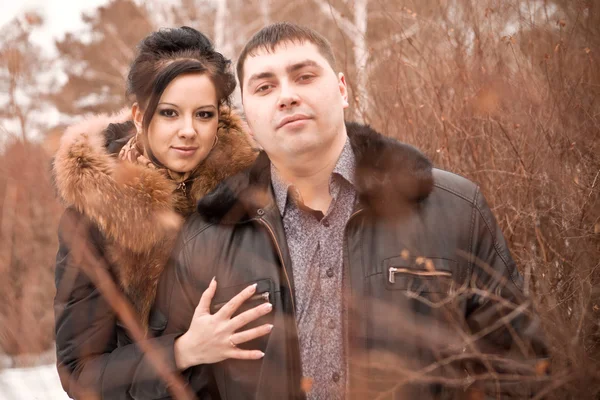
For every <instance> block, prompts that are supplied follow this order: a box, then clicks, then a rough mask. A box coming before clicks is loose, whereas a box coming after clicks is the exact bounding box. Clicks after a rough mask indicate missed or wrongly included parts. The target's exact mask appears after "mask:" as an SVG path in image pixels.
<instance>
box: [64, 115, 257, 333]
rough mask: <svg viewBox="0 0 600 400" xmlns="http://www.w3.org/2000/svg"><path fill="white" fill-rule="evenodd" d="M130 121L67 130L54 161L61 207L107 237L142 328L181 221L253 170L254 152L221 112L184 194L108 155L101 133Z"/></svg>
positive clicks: (99, 121) (97, 120) (155, 173)
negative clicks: (212, 140)
mask: <svg viewBox="0 0 600 400" xmlns="http://www.w3.org/2000/svg"><path fill="white" fill-rule="evenodd" d="M130 118H131V113H130V112H129V111H128V110H123V111H121V112H120V113H118V114H115V115H112V116H107V115H99V116H95V117H92V118H88V119H86V120H85V121H83V122H82V123H80V124H77V125H75V126H72V127H70V128H68V129H67V131H66V132H65V134H64V135H63V138H62V140H61V145H60V148H59V150H58V151H57V153H56V156H55V159H54V177H55V183H56V186H57V191H58V194H59V196H60V197H61V199H62V200H63V202H64V203H65V205H66V206H69V207H74V208H75V209H77V210H78V211H79V212H81V213H82V214H84V215H85V216H87V217H88V218H90V219H91V220H92V221H93V222H94V223H95V224H97V225H98V227H99V229H100V231H101V232H102V234H103V235H104V236H105V237H106V239H107V243H108V244H107V247H106V254H107V258H108V260H109V261H110V262H111V264H112V266H114V268H115V269H116V271H115V272H116V275H117V277H118V279H119V283H120V285H121V287H122V288H123V290H124V291H125V293H126V294H127V295H128V297H129V299H130V300H131V301H132V302H133V305H134V308H135V309H136V311H137V312H138V313H139V315H140V321H141V322H142V323H143V324H144V326H146V322H147V318H148V313H149V311H150V307H151V306H152V303H153V302H154V297H155V294H156V285H157V281H158V277H159V276H160V274H161V272H162V270H163V269H164V267H165V265H166V263H167V261H168V258H169V256H170V254H171V251H172V249H173V246H174V243H175V238H176V236H177V233H178V232H179V228H180V226H181V222H182V218H181V217H182V216H185V215H188V214H189V213H191V212H192V211H193V210H194V209H195V205H196V202H197V201H198V200H199V199H200V198H201V197H202V196H204V195H205V194H206V193H208V192H209V191H210V190H212V189H213V188H214V187H216V185H217V184H218V183H219V181H220V180H222V179H225V178H226V177H228V176H231V175H233V174H236V173H237V172H239V171H240V170H242V169H243V168H246V167H248V166H249V165H251V164H252V162H253V161H254V159H255V157H256V152H255V151H254V150H253V149H252V148H251V146H250V144H249V142H248V140H247V136H246V135H245V133H244V132H243V130H242V125H241V122H240V120H239V117H238V116H237V115H235V113H233V112H231V111H229V110H223V111H222V112H221V114H220V118H219V120H220V121H219V130H218V133H217V134H218V136H219V141H218V142H217V145H216V146H215V148H214V149H213V150H212V151H211V152H210V153H209V156H208V157H207V159H206V160H205V161H204V162H203V164H202V165H201V167H200V168H199V169H198V170H197V171H196V172H195V174H194V178H193V181H192V182H191V190H190V191H189V192H187V193H186V194H187V195H184V193H183V192H182V191H176V190H175V184H174V183H173V182H172V181H171V180H169V179H168V178H167V177H166V176H165V174H164V172H163V171H160V170H152V169H150V168H146V167H143V166H140V165H134V164H131V163H129V162H124V161H121V160H119V159H117V157H116V156H115V155H113V154H109V152H108V151H107V150H106V143H105V142H106V137H105V133H106V132H105V129H106V127H107V126H108V125H109V124H110V123H122V122H125V121H127V120H129V119H130ZM177 211H178V212H177Z"/></svg>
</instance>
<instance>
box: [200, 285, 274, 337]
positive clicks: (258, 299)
mask: <svg viewBox="0 0 600 400" xmlns="http://www.w3.org/2000/svg"><path fill="white" fill-rule="evenodd" d="M253 283H256V292H255V293H254V294H253V295H252V297H250V298H249V299H248V300H246V301H245V302H244V303H242V305H241V306H240V307H238V309H237V310H236V311H235V312H234V314H233V315H232V318H233V317H235V316H237V315H239V314H241V313H243V312H245V311H248V310H250V309H252V308H254V307H257V306H260V305H261V304H264V303H271V304H273V307H274V308H275V307H276V305H275V297H274V296H275V290H274V288H275V285H274V284H273V281H272V280H271V279H261V280H258V281H250V282H247V283H243V284H241V285H235V286H228V287H224V288H217V293H216V294H215V297H214V298H213V301H212V304H211V306H210V311H211V314H214V313H216V312H218V311H219V310H220V309H221V308H223V306H224V305H225V304H227V303H228V302H229V301H230V300H231V299H232V298H233V297H235V296H237V295H238V294H239V293H240V292H241V291H242V290H244V289H245V288H247V287H248V286H250V285H252V284H253ZM272 314H273V313H272V312H271V313H269V314H267V315H263V316H262V317H260V318H258V319H255V320H254V321H251V322H249V323H248V324H247V325H245V326H244V327H242V328H241V329H240V330H241V331H245V330H247V329H251V328H255V327H257V326H260V325H263V324H267V323H273V316H272ZM265 340H266V338H264V337H263V338H258V339H254V340H252V341H250V342H247V343H243V344H241V345H240V346H239V347H240V348H250V349H256V344H257V342H258V343H262V342H264V341H265ZM263 346H264V344H263Z"/></svg>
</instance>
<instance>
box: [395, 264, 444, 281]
mask: <svg viewBox="0 0 600 400" xmlns="http://www.w3.org/2000/svg"><path fill="white" fill-rule="evenodd" d="M396 274H407V275H414V276H425V277H435V276H446V277H449V278H451V277H452V273H450V272H448V271H417V270H414V269H410V268H396V267H390V268H389V276H388V280H389V282H390V283H396Z"/></svg>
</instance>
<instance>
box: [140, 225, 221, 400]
mask: <svg viewBox="0 0 600 400" xmlns="http://www.w3.org/2000/svg"><path fill="white" fill-rule="evenodd" d="M192 220H193V217H192ZM192 222H193V221H192ZM192 225H193V223H192ZM182 232H183V233H182V235H181V237H180V238H179V241H178V244H177V246H176V248H175V251H174V252H173V256H172V257H171V260H170V262H169V265H168V266H167V267H166V268H165V270H164V271H163V273H162V275H161V277H160V279H159V282H158V288H157V293H156V298H155V302H154V306H153V308H152V318H151V319H154V320H155V321H157V322H159V323H158V324H157V325H160V326H157V327H156V328H155V331H156V332H157V333H158V334H159V335H162V336H160V337H159V339H160V338H164V337H175V338H177V337H179V336H181V335H182V334H183V333H185V332H186V331H187V330H188V328H189V326H190V323H191V321H192V317H193V315H194V311H195V309H196V306H197V305H198V302H199V301H200V297H201V295H202V293H203V292H204V290H206V289H207V288H208V284H209V283H210V280H211V279H212V276H213V275H211V274H213V273H214V271H213V270H214V264H213V263H212V262H211V261H210V260H211V259H212V257H211V256H210V255H209V254H208V253H209V251H207V249H208V248H210V246H209V245H208V244H207V243H205V242H206V241H207V240H208V238H206V237H205V236H203V235H201V234H197V235H193V238H192V239H186V237H187V236H189V235H187V236H186V232H188V234H189V232H190V221H188V223H187V224H186V225H185V226H184V227H183V229H182ZM209 276H210V277H209ZM151 324H152V321H151ZM172 343H174V341H173V342H172ZM173 357H174V356H173ZM154 374H155V370H154V366H153V365H152V364H150V363H140V364H139V366H138V367H137V371H136V372H135V376H134V381H136V384H135V385H134V387H133V388H132V395H133V397H134V399H148V400H149V399H162V398H165V397H168V395H169V388H168V386H167V385H166V384H165V382H163V381H160V380H154V381H152V383H151V384H138V383H137V382H143V381H145V380H147V378H146V377H147V376H150V377H152V376H154ZM181 375H182V378H183V381H184V383H185V384H186V385H188V388H189V389H190V391H192V392H193V393H194V394H195V395H196V396H197V397H198V398H199V399H202V400H205V399H206V400H208V399H218V398H220V397H219V394H218V390H217V388H216V383H215V381H214V378H213V373H212V368H211V366H210V365H198V366H195V367H192V368H188V369H187V370H185V371H183V372H182V374H181Z"/></svg>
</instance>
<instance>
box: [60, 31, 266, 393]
mask: <svg viewBox="0 0 600 400" xmlns="http://www.w3.org/2000/svg"><path fill="white" fill-rule="evenodd" d="M138 50H139V51H138V54H137V57H136V59H135V60H134V62H133V64H132V65H131V70H130V72H129V75H128V82H127V83H128V94H129V95H130V96H132V97H133V100H134V104H133V106H132V108H131V110H126V111H122V112H121V113H120V114H118V115H115V116H96V117H93V118H90V119H88V120H86V121H85V122H83V123H81V124H79V125H76V126H73V127H70V128H69V129H67V131H66V132H65V134H64V136H63V139H62V141H61V146H60V149H59V150H58V152H57V154H56V157H55V162H54V174H55V180H56V186H57V190H58V193H59V196H60V197H61V199H62V200H63V201H64V203H65V204H66V206H67V210H66V212H65V214H64V216H63V218H62V220H61V224H60V227H59V242H60V247H59V251H58V254H57V261H56V288H57V294H56V299H55V315H56V345H57V358H58V360H57V365H58V370H59V375H60V378H61V382H62V385H63V388H64V389H65V391H66V392H67V393H68V394H69V395H70V396H71V397H74V398H88V397H90V396H91V397H93V398H97V397H99V398H102V399H109V398H110V399H116V398H119V399H121V398H122V399H128V398H132V397H133V396H134V393H135V392H136V389H135V385H136V384H146V385H149V384H153V383H152V382H153V381H155V380H156V379H160V377H161V376H162V377H164V375H159V372H156V373H152V372H150V373H148V371H156V370H157V368H158V367H159V366H156V365H154V364H152V363H153V362H155V361H152V360H151V359H150V358H149V357H147V356H145V354H144V352H143V351H141V347H143V348H148V347H150V348H151V349H158V350H161V351H162V353H163V354H165V355H166V358H165V359H164V360H163V361H164V363H163V367H164V368H163V369H167V370H169V369H170V370H172V371H176V370H182V369H184V368H186V367H189V366H192V365H197V364H200V363H212V362H217V361H220V360H223V359H226V358H244V359H257V358H260V357H262V355H263V354H262V353H261V352H260V351H257V350H241V349H239V348H237V346H236V345H237V344H239V343H243V342H246V341H248V340H251V339H253V338H256V337H259V336H263V335H265V334H267V333H268V332H269V331H270V329H271V328H272V327H271V326H268V325H263V326H259V327H258V328H254V329H251V330H246V331H241V332H236V331H237V330H239V328H242V326H243V324H242V323H241V322H240V321H241V320H240V319H239V318H237V317H235V318H231V319H230V318H229V317H230V316H231V313H230V314H228V315H227V316H226V318H216V314H215V316H211V315H210V312H208V307H209V305H210V300H211V299H212V295H214V292H215V290H216V282H213V283H211V285H210V287H209V289H208V290H207V291H206V292H205V294H204V296H203V299H202V300H201V302H200V305H199V308H200V307H201V306H202V307H204V308H206V310H204V309H202V310H199V311H198V312H199V314H202V315H201V317H202V318H204V322H205V323H203V324H200V325H201V326H202V329H201V330H200V331H198V330H196V331H194V332H191V330H192V328H190V331H188V332H186V333H185V334H184V335H182V336H164V337H160V338H153V333H155V332H154V331H156V330H160V327H161V323H162V320H161V319H162V318H163V317H162V316H160V315H153V314H152V313H151V305H152V303H153V300H154V297H155V294H156V285H157V279H158V277H159V275H160V273H161V272H162V270H163V269H164V267H165V265H166V264H167V261H168V258H169V255H170V253H171V251H172V250H173V246H174V243H175V239H176V235H177V233H178V230H179V227H180V225H181V222H182V220H183V219H184V218H185V217H186V216H188V215H190V214H191V213H192V212H193V211H194V209H195V204H196V202H197V201H198V199H200V198H201V197H202V196H203V195H204V194H206V193H207V192H209V191H210V190H211V189H213V188H214V187H215V186H216V185H217V183H218V182H219V181H220V180H222V179H224V178H226V177H228V176H230V175H232V174H235V173H237V172H239V171H240V170H241V169H243V168H245V167H246V166H248V165H249V164H250V163H251V162H252V161H253V160H254V158H255V152H254V151H253V150H252V148H251V147H250V145H249V143H248V141H247V140H246V136H245V134H244V132H243V131H242V129H241V122H240V119H239V118H238V117H237V116H236V115H235V114H234V113H233V112H231V111H229V108H228V105H229V97H230V95H231V93H232V92H233V90H234V88H235V78H234V76H233V74H232V73H231V72H230V69H229V67H230V61H229V60H227V59H225V58H224V57H223V56H222V55H221V54H220V53H218V52H216V51H215V50H214V49H213V47H212V45H211V43H210V41H209V40H208V39H207V38H206V37H205V36H204V35H202V34H201V33H200V32H198V31H196V30H194V29H192V28H188V27H182V28H178V29H168V30H161V31H158V32H154V33H152V34H150V35H149V36H148V37H146V38H145V39H144V40H143V41H142V42H141V44H140V45H139V49H138ZM132 117H133V118H132ZM253 291H254V288H253V287H250V288H247V289H246V290H244V291H242V293H240V294H239V295H238V296H236V297H235V298H234V299H232V300H231V302H230V303H231V304H230V307H229V311H231V310H233V309H236V308H237V307H238V306H239V305H240V304H241V303H242V302H243V301H245V300H246V299H248V298H250V297H251V296H252V294H253ZM122 300H127V302H124V301H122ZM126 303H129V304H131V306H132V308H133V311H134V313H131V312H128V311H129V310H131V309H130V308H128V307H127V304H126ZM123 304H125V305H123ZM203 304H204V305H203ZM267 308H268V307H256V308H254V309H252V310H250V311H248V312H247V313H246V314H245V315H246V317H249V319H250V320H255V319H256V318H258V317H260V316H261V315H264V314H266V313H268V312H269V311H270V310H268V309H267ZM223 309H227V307H223ZM220 312H221V311H219V313H220ZM221 317H222V315H221ZM132 320H133V322H134V323H132ZM136 321H137V323H138V328H136V326H135V325H136V324H135V322H136ZM148 321H149V323H148ZM124 322H126V323H124ZM125 326H126V327H127V329H125ZM139 327H141V329H139ZM192 327H193V325H192ZM136 329H137V332H138V334H137V336H138V338H139V337H140V336H142V337H145V338H147V340H143V341H142V342H139V343H133V342H134V341H133V340H132V337H131V336H132V335H131V334H129V332H132V333H133V334H135V332H136ZM140 332H141V334H140ZM185 338H187V340H184V339H185ZM190 338H193V340H190ZM145 364H148V365H145ZM140 370H141V371H145V373H144V374H145V375H144V376H142V377H140V376H136V374H139V372H136V371H140ZM158 370H160V368H158ZM163 372H164V371H163ZM134 382H141V383H134Z"/></svg>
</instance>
